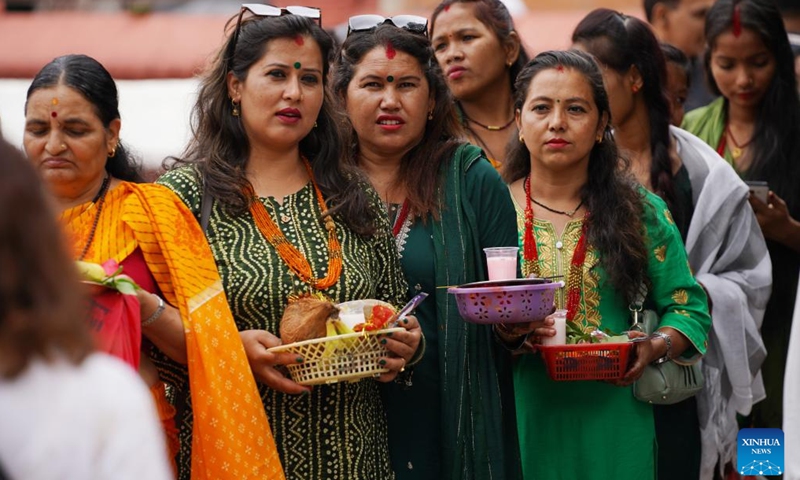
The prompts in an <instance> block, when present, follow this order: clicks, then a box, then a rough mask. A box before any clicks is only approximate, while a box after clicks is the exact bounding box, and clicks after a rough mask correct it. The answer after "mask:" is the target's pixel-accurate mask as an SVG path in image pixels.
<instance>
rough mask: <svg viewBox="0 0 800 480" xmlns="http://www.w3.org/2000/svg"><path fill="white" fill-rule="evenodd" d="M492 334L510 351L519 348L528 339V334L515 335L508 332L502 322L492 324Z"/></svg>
mask: <svg viewBox="0 0 800 480" xmlns="http://www.w3.org/2000/svg"><path fill="white" fill-rule="evenodd" d="M492 330H493V331H494V335H495V336H496V337H497V339H498V340H499V341H500V344H501V345H502V346H503V347H504V348H505V349H506V350H510V351H512V352H513V351H515V350H519V349H520V348H522V346H523V345H525V342H526V341H527V340H528V335H527V334H526V335H515V334H514V333H512V332H509V331H508V330H507V329H506V328H505V326H504V325H503V324H502V323H496V324H494V328H493V329H492Z"/></svg>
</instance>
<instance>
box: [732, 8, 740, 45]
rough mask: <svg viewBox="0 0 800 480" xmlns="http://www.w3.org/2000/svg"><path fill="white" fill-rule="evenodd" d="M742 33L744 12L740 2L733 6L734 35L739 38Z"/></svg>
mask: <svg viewBox="0 0 800 480" xmlns="http://www.w3.org/2000/svg"><path fill="white" fill-rule="evenodd" d="M741 34H742V12H741V10H740V9H739V4H738V3H737V4H736V5H734V6H733V36H734V37H736V38H739V35H741Z"/></svg>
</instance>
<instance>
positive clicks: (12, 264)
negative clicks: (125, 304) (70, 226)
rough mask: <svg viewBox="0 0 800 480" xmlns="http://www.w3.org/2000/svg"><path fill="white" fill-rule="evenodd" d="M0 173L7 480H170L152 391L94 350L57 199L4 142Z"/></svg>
mask: <svg viewBox="0 0 800 480" xmlns="http://www.w3.org/2000/svg"><path fill="white" fill-rule="evenodd" d="M0 171H2V172H3V174H2V175H0V265H2V268H0V425H2V428H0V478H9V479H20V480H23V479H24V480H27V479H36V480H56V479H63V478H80V479H83V480H94V479H96V480H105V479H110V478H113V479H120V480H139V479H144V478H146V479H149V480H167V479H169V478H172V471H171V469H170V464H169V461H168V460H167V454H166V452H167V449H166V447H165V445H164V434H163V433H162V432H161V429H160V426H159V421H158V417H157V415H156V410H155V405H154V403H153V399H152V397H151V396H150V395H149V393H148V391H147V387H146V386H145V385H144V384H143V383H142V381H141V380H140V379H139V378H138V377H137V375H136V373H135V372H134V371H133V370H131V369H130V368H129V367H128V366H127V365H126V364H124V363H123V362H122V361H120V360H118V359H116V358H114V357H111V356H109V355H106V354H104V353H98V352H95V351H94V345H93V339H92V336H91V334H90V332H89V327H88V323H87V321H86V317H87V314H88V309H87V302H88V297H87V296H84V295H83V293H85V292H84V291H83V289H84V287H83V286H82V285H80V284H79V283H78V274H77V271H76V268H75V264H74V262H72V260H71V259H70V255H69V254H68V253H67V248H66V242H65V241H64V239H63V236H62V234H61V232H60V229H59V226H58V224H57V223H56V221H55V212H54V211H53V210H52V209H51V206H52V198H51V197H50V196H49V195H47V194H46V193H45V189H44V188H43V186H42V184H41V182H40V181H39V179H38V178H37V177H36V172H35V171H34V169H33V168H32V167H31V166H30V165H29V164H28V163H27V162H26V161H25V158H24V157H23V155H22V154H21V153H20V152H19V151H17V150H16V149H14V148H13V147H11V146H10V145H9V144H7V143H6V142H5V141H3V140H2V139H0ZM4 475H5V476H4Z"/></svg>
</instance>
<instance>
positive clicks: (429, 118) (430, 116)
mask: <svg viewBox="0 0 800 480" xmlns="http://www.w3.org/2000/svg"><path fill="white" fill-rule="evenodd" d="M428 120H433V110H431V111H430V112H428Z"/></svg>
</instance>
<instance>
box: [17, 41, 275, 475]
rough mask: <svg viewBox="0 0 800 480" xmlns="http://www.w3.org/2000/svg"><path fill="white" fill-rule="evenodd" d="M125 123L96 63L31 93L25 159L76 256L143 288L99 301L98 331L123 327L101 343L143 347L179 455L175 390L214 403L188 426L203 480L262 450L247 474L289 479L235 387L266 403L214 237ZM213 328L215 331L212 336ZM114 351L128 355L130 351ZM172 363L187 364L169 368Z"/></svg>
mask: <svg viewBox="0 0 800 480" xmlns="http://www.w3.org/2000/svg"><path fill="white" fill-rule="evenodd" d="M121 127H122V121H121V119H120V113H119V107H118V100H117V87H116V84H115V82H114V79H113V78H112V77H111V75H110V74H109V73H108V71H107V70H106V69H105V68H104V67H103V66H102V65H101V64H100V63H99V62H97V61H96V60H94V59H93V58H91V57H87V56H85V55H64V56H61V57H58V58H56V59H54V60H53V61H51V62H50V63H48V64H47V65H45V66H44V67H43V68H42V69H41V70H40V71H39V72H38V73H37V74H36V76H35V77H34V79H33V82H32V83H31V85H30V87H29V88H28V94H27V100H26V103H25V135H24V138H23V143H24V146H25V151H26V153H27V155H28V157H29V159H30V162H31V163H32V164H33V165H34V166H35V167H36V169H37V170H38V172H39V174H40V175H41V177H42V179H43V180H44V182H45V184H46V185H47V187H48V188H49V189H50V191H51V192H52V193H53V195H54V196H55V199H56V202H57V205H58V207H59V210H60V221H61V223H62V224H63V225H64V227H65V229H66V231H67V233H68V234H69V237H70V240H71V242H72V243H71V247H72V251H73V255H74V257H75V259H76V260H83V261H87V262H93V263H100V264H102V263H105V262H107V261H109V260H112V261H114V262H116V263H118V264H119V265H121V266H122V269H123V273H124V274H126V275H128V276H129V277H131V278H132V279H133V280H134V281H135V282H136V284H137V285H139V287H140V288H139V289H138V290H137V291H136V294H135V297H134V299H130V298H129V299H127V300H126V299H124V297H128V296H127V295H119V294H117V293H116V292H108V291H104V292H103V293H98V294H97V295H95V297H94V300H95V302H96V303H97V305H98V306H95V307H93V315H96V316H98V317H101V318H100V321H99V322H98V323H99V324H100V325H101V326H100V327H97V329H98V330H101V331H108V330H109V329H113V328H114V327H115V326H117V325H121V326H120V327H119V330H118V331H117V332H113V330H112V334H113V335H115V336H116V338H112V339H111V340H108V339H106V338H104V337H102V336H100V338H101V339H103V340H104V341H102V342H99V343H100V345H109V346H113V345H115V344H116V342H115V341H114V340H116V339H118V338H120V337H122V338H126V339H131V340H129V343H130V344H131V345H130V349H131V350H134V349H135V351H133V352H129V353H130V355H128V356H127V357H128V358H126V360H128V361H129V363H130V364H131V366H132V367H134V368H137V369H138V371H139V373H140V376H141V377H142V379H143V380H144V381H145V383H146V384H147V385H148V387H150V390H151V392H152V393H153V397H154V398H155V400H156V404H157V406H158V410H159V415H160V416H161V419H162V422H163V424H164V430H165V433H166V435H167V438H168V440H169V447H170V454H171V455H170V456H171V457H173V459H174V457H175V456H176V453H177V450H178V449H179V442H178V432H177V431H176V424H175V421H174V418H173V417H174V415H175V409H174V407H173V405H171V404H170V403H169V402H168V401H167V397H166V393H167V391H170V392H174V393H176V394H178V395H182V396H185V397H187V398H188V396H189V395H190V394H191V395H192V396H193V397H197V398H200V399H202V400H198V401H197V403H196V409H197V411H198V415H197V416H196V417H195V418H194V420H193V421H192V419H188V418H181V419H178V420H179V421H178V423H177V427H178V428H179V429H181V431H182V432H183V434H184V435H190V434H191V435H192V436H193V437H194V439H195V443H194V455H193V456H192V458H191V459H190V458H189V457H188V455H186V456H181V458H183V460H184V461H185V462H186V466H185V470H184V471H185V472H186V473H187V475H188V471H189V462H190V460H191V465H192V469H193V470H194V471H195V472H196V474H197V476H198V478H205V477H203V475H207V476H209V477H214V478H232V477H230V476H229V474H226V473H225V472H224V471H223V470H222V467H221V465H222V463H224V462H232V461H233V460H234V459H235V458H237V457H240V456H242V455H244V453H245V452H246V451H247V449H248V448H254V447H256V446H260V445H264V447H262V448H263V450H264V457H263V459H262V460H260V461H254V462H252V463H250V465H249V466H248V467H246V470H248V471H251V470H254V471H259V470H260V471H261V472H262V473H263V472H274V473H275V474H276V475H279V474H280V472H281V470H280V464H279V462H278V460H277V452H276V451H275V448H274V445H273V442H272V437H271V435H270V432H269V425H268V424H267V418H266V416H265V415H264V414H263V412H262V411H260V410H259V409H256V408H253V407H251V406H249V405H241V406H239V407H238V408H233V406H232V405H231V402H232V401H233V392H234V391H237V392H240V393H237V394H236V396H237V397H239V398H242V397H243V398H248V397H249V398H257V397H256V396H257V395H258V391H257V390H256V385H255V382H254V381H253V378H252V376H251V375H250V368H249V365H248V363H247V357H246V356H245V352H244V349H243V348H242V345H241V341H239V339H238V338H236V328H235V325H234V323H233V318H232V317H231V315H230V311H229V310H228V308H227V307H226V305H225V295H224V292H223V291H222V288H221V287H220V286H219V274H218V272H217V269H216V267H215V265H214V259H213V258H212V256H211V251H210V250H209V249H208V246H207V244H206V242H205V240H204V238H203V233H202V231H201V230H200V228H199V226H198V225H197V222H196V220H195V219H194V218H193V217H192V214H191V212H189V210H188V209H187V208H186V206H185V205H184V204H183V203H182V202H181V201H180V199H178V197H176V196H175V194H173V193H172V192H171V191H169V190H168V189H166V188H164V187H162V186H158V185H152V184H145V183H139V182H140V181H141V179H140V176H139V172H138V168H137V165H136V162H135V160H134V158H133V156H132V155H131V153H130V151H129V150H128V149H127V147H126V146H125V145H124V144H123V143H122V142H121V141H120V129H121ZM112 271H113V270H112ZM115 302H124V303H125V305H126V306H127V305H130V309H127V308H126V307H124V306H120V305H119V303H115ZM104 309H108V311H109V313H103V312H105V310H104ZM120 311H123V312H127V315H126V314H125V313H119V312H120ZM94 312H96V313H94ZM212 324H213V330H212V329H211V328H208V327H209V326H210V325H212ZM212 332H213V334H212ZM106 335H108V334H106ZM212 336H213V338H212ZM142 337H144V341H142ZM139 344H141V352H142V355H140V354H139V353H140V352H139V350H140V348H139ZM109 350H111V351H112V352H115V353H118V355H120V356H123V357H125V356H126V353H125V352H124V350H122V351H120V349H112V348H109ZM165 361H169V362H171V364H173V365H175V366H176V368H175V369H174V370H173V369H170V368H167V367H164V366H163V363H164V362H165ZM216 361H224V362H225V363H226V365H227V369H226V371H227V372H229V373H228V374H229V375H230V376H231V377H232V379H231V380H230V381H231V389H229V390H222V389H219V388H217V387H216V386H215V383H214V380H213V378H212V377H213V376H214V375H215V373H214V372H213V371H212V370H208V369H207V368H208V367H207V366H208V365H210V364H212V363H213V362H216ZM176 372H177V373H176ZM165 383H166V384H169V386H170V387H171V388H170V389H166V388H165ZM251 421H252V422H253V423H252V425H253V426H252V432H253V437H252V438H248V439H247V440H246V441H242V442H241V443H239V442H233V441H231V440H230V438H229V436H228V435H227V434H226V433H225V432H226V431H227V430H228V429H234V428H236V427H237V426H238V425H239V424H241V423H244V422H247V423H248V424H250V422H251ZM201 471H202V472H204V473H203V474H201Z"/></svg>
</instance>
